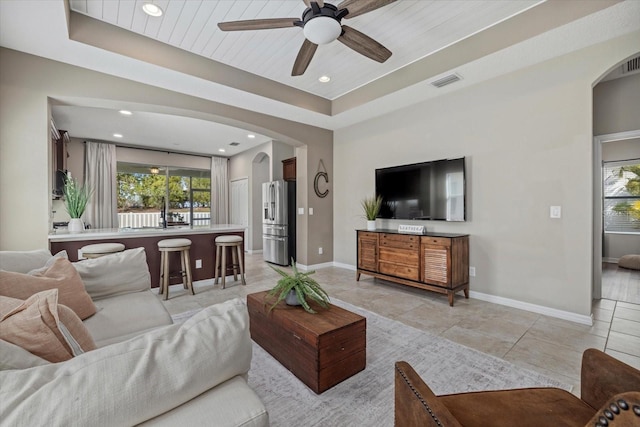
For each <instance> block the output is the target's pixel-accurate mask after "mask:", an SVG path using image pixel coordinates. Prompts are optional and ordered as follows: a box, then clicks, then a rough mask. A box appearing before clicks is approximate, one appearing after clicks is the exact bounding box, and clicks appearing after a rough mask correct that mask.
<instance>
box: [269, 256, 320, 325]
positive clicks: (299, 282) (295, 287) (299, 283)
mask: <svg viewBox="0 0 640 427" xmlns="http://www.w3.org/2000/svg"><path fill="white" fill-rule="evenodd" d="M271 268H273V269H274V270H275V271H276V272H278V274H280V275H281V276H282V278H281V279H280V280H278V284H277V285H276V286H275V287H274V288H273V289H271V290H270V291H269V294H268V295H270V296H272V297H276V301H275V302H274V303H273V305H271V308H270V309H269V311H271V310H273V308H274V307H275V306H276V305H278V303H279V302H280V301H283V300H284V301H285V302H286V303H287V304H288V305H301V306H302V308H304V309H305V310H306V311H307V312H309V313H315V312H316V311H315V310H314V309H312V308H311V306H310V305H309V302H308V301H307V298H309V299H311V300H313V301H315V302H317V303H318V304H319V305H320V306H321V307H324V308H327V307H329V295H327V293H326V292H325V291H324V290H323V289H322V288H321V287H320V285H319V284H318V282H316V281H315V279H313V278H311V277H309V276H310V275H312V274H313V273H315V271H309V272H306V273H301V272H300V271H299V270H298V268H297V267H296V263H295V261H294V260H293V259H291V268H292V269H293V274H289V273H287V272H285V271H283V270H281V269H279V268H276V267H273V266H271Z"/></svg>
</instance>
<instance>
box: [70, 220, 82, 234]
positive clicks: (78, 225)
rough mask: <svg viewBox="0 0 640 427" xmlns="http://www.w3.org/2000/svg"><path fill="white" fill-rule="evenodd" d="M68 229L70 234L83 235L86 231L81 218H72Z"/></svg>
mask: <svg viewBox="0 0 640 427" xmlns="http://www.w3.org/2000/svg"><path fill="white" fill-rule="evenodd" d="M67 229H68V230H69V233H82V232H83V231H84V222H83V221H82V220H81V219H80V218H71V219H70V220H69V225H68V226H67Z"/></svg>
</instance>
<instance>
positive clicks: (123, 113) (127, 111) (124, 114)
mask: <svg viewBox="0 0 640 427" xmlns="http://www.w3.org/2000/svg"><path fill="white" fill-rule="evenodd" d="M119 112H120V114H122V115H123V116H130V115H132V114H133V113H132V112H131V111H129V110H120V111H119Z"/></svg>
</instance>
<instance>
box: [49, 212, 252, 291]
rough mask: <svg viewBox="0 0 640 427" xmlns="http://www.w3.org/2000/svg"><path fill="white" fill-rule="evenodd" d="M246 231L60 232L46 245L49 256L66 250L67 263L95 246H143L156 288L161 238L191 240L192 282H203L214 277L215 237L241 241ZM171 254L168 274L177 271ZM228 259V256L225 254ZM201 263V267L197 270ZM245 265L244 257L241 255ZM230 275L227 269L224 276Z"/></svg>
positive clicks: (223, 226)
mask: <svg viewBox="0 0 640 427" xmlns="http://www.w3.org/2000/svg"><path fill="white" fill-rule="evenodd" d="M244 230H245V228H244V227H243V226H241V225H234V224H216V225H213V226H198V227H189V226H179V227H169V228H166V229H162V228H135V229H134V228H122V229H89V230H85V231H84V232H82V233H69V232H68V231H66V230H59V231H57V232H56V233H52V234H50V235H49V246H50V249H51V252H52V253H56V252H59V251H61V250H66V251H67V254H68V255H69V260H71V261H78V259H79V255H80V248H82V247H83V246H85V245H90V244H94V243H113V242H117V243H122V244H123V245H124V246H125V249H133V248H139V247H144V248H145V252H146V254H147V264H148V265H149V272H150V273H151V285H152V286H153V287H157V286H158V283H159V281H160V277H159V276H160V251H158V242H159V241H160V240H163V239H177V238H186V239H189V240H191V250H190V256H191V272H192V274H193V280H194V281H196V280H205V279H211V278H213V277H214V266H215V253H216V251H215V238H216V237H217V236H220V235H236V236H241V237H242V238H244ZM170 255H171V264H170V265H171V271H172V273H171V274H172V275H173V274H174V272H177V271H178V270H180V261H179V258H178V254H177V253H172V254H170ZM227 259H228V260H231V253H230V252H229V253H228V254H227ZM197 261H200V262H201V263H202V267H200V268H196V262H197ZM243 262H244V255H243ZM231 274H233V272H232V270H231V268H230V266H229V267H228V268H227V275H231ZM170 283H171V284H175V283H181V279H180V278H177V279H172V280H171V282H170Z"/></svg>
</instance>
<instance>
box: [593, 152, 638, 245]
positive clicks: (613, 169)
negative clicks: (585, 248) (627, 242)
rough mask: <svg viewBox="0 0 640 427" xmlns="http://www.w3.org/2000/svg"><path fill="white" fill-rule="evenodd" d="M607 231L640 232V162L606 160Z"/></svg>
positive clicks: (636, 160)
mask: <svg viewBox="0 0 640 427" xmlns="http://www.w3.org/2000/svg"><path fill="white" fill-rule="evenodd" d="M602 173H603V188H604V206H603V212H604V230H605V231H613V232H627V233H640V161H639V160H638V159H635V160H629V161H622V162H605V163H604V165H603V167H602Z"/></svg>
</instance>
